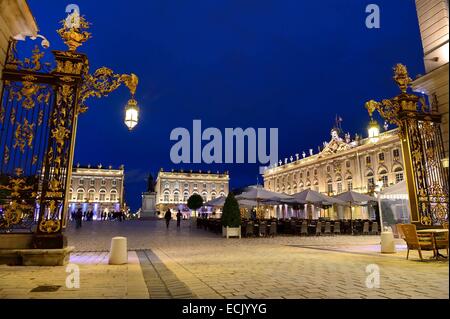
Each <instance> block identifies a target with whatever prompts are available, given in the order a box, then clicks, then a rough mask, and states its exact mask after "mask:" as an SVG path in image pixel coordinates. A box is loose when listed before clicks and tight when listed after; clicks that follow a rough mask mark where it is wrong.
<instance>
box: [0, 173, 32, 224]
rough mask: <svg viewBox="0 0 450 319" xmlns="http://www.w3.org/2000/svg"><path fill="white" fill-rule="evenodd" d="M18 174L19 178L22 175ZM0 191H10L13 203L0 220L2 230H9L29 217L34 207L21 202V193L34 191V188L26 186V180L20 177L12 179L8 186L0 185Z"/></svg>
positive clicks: (7, 207) (7, 206) (11, 202)
mask: <svg viewBox="0 0 450 319" xmlns="http://www.w3.org/2000/svg"><path fill="white" fill-rule="evenodd" d="M19 173H20V174H17V172H16V175H17V176H20V175H21V172H19ZM0 189H4V190H8V191H10V196H11V201H10V203H9V204H8V205H6V207H5V209H4V212H3V218H2V219H1V220H0V228H9V227H11V226H13V225H16V224H19V223H20V222H21V221H22V219H23V218H24V217H25V216H28V215H29V214H30V212H31V210H32V206H31V205H29V204H27V203H25V202H23V201H22V200H20V196H21V193H22V192H24V191H28V190H31V189H33V186H30V185H26V182H25V179H24V178H20V177H10V179H9V183H8V185H0Z"/></svg>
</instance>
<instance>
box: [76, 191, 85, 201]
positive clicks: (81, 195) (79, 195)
mask: <svg viewBox="0 0 450 319" xmlns="http://www.w3.org/2000/svg"><path fill="white" fill-rule="evenodd" d="M83 195H84V193H78V194H77V200H79V201H82V200H83V199H84V198H83V197H84V196H83Z"/></svg>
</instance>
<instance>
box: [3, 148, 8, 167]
mask: <svg viewBox="0 0 450 319" xmlns="http://www.w3.org/2000/svg"><path fill="white" fill-rule="evenodd" d="M8 162H9V147H8V145H5V153H4V154H3V163H4V164H8Z"/></svg>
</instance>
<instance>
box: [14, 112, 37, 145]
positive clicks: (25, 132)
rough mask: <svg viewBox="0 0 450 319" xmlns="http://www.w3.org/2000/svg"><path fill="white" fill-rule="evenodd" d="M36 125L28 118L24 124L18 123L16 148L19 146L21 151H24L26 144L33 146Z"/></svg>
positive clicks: (15, 133) (15, 135)
mask: <svg viewBox="0 0 450 319" xmlns="http://www.w3.org/2000/svg"><path fill="white" fill-rule="evenodd" d="M34 125H35V124H34V123H33V124H30V123H29V122H28V119H25V120H24V122H23V124H18V125H17V128H16V131H15V132H14V138H15V141H14V145H13V147H14V148H17V147H19V148H20V151H21V152H22V153H23V152H24V151H25V146H28V147H30V148H31V147H32V143H33V139H34V132H33V130H34Z"/></svg>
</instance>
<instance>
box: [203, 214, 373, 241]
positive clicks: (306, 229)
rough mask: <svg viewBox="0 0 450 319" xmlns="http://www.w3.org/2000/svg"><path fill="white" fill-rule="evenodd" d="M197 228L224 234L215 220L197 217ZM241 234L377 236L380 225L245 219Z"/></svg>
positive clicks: (272, 235) (254, 235)
mask: <svg viewBox="0 0 450 319" xmlns="http://www.w3.org/2000/svg"><path fill="white" fill-rule="evenodd" d="M197 228H202V229H205V230H209V231H212V232H214V233H217V234H219V233H221V232H222V225H221V221H220V219H215V218H198V219H197ZM241 234H242V236H244V237H275V236H277V235H290V236H335V235H378V234H380V226H379V224H378V222H376V221H371V220H360V219H356V220H353V221H352V220H346V219H343V220H328V219H318V220H310V219H301V218H290V219H275V218H272V219H261V220H259V219H255V220H251V219H243V220H242V224H241Z"/></svg>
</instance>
